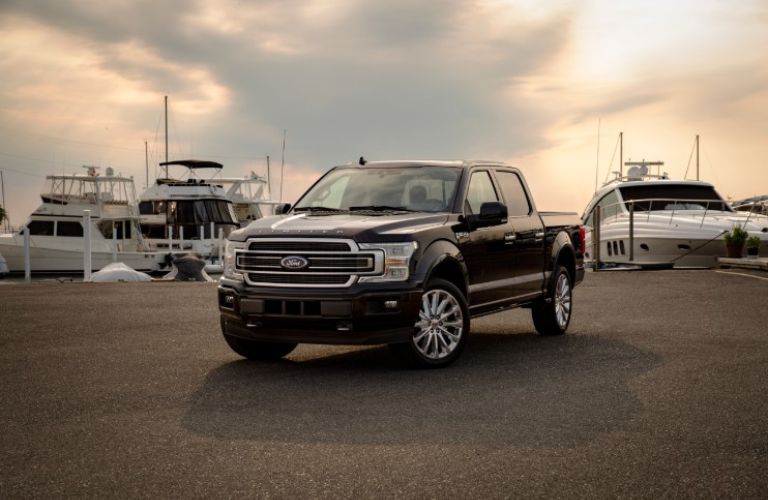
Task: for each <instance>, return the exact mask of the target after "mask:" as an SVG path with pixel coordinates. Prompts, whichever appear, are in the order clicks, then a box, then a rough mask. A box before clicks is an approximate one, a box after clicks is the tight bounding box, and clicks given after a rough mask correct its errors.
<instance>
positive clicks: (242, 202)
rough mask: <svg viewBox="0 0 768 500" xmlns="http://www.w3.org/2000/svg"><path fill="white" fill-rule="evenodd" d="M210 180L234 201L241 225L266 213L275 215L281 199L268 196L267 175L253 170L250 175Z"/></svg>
mask: <svg viewBox="0 0 768 500" xmlns="http://www.w3.org/2000/svg"><path fill="white" fill-rule="evenodd" d="M209 182H211V183H213V184H216V185H218V186H221V187H222V188H223V189H224V191H225V195H226V197H227V198H229V200H230V201H231V202H232V205H233V207H234V209H235V215H236V216H237V220H238V222H239V223H240V227H245V226H247V225H248V224H250V223H251V222H252V221H254V220H256V219H261V218H262V217H264V216H265V215H273V209H274V207H275V206H276V205H279V204H280V202H279V201H271V200H269V199H267V198H266V193H267V191H268V182H267V179H266V177H263V176H261V175H257V174H255V173H254V172H251V175H249V176H248V177H215V178H212V179H210V180H209Z"/></svg>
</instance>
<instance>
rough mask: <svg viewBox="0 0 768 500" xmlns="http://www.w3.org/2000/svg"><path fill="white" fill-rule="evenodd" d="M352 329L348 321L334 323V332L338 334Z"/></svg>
mask: <svg viewBox="0 0 768 500" xmlns="http://www.w3.org/2000/svg"><path fill="white" fill-rule="evenodd" d="M351 329H352V323H351V322H349V321H339V322H338V323H336V330H338V331H340V332H348V331H350V330H351Z"/></svg>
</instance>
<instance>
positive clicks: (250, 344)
mask: <svg viewBox="0 0 768 500" xmlns="http://www.w3.org/2000/svg"><path fill="white" fill-rule="evenodd" d="M224 340H226V341H227V345H229V347H230V348H231V349H232V350H233V351H235V352H236V353H237V354H239V355H240V356H242V357H244V358H248V359H251V360H255V361H268V360H274V359H280V358H282V357H283V356H287V355H288V354H290V352H291V351H293V350H294V349H295V348H296V344H295V343H292V342H259V341H256V340H247V339H243V338H240V337H233V336H232V335H227V334H224Z"/></svg>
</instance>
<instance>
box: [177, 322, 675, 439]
mask: <svg viewBox="0 0 768 500" xmlns="http://www.w3.org/2000/svg"><path fill="white" fill-rule="evenodd" d="M328 349H329V350H330V353H333V352H334V351H333V349H332V348H328ZM321 352H322V351H321ZM659 364H660V358H659V357H658V356H656V355H655V354H652V353H649V352H645V351H642V350H640V349H637V348H635V347H633V346H631V345H628V344H626V343H624V342H620V341H616V340H610V339H605V338H600V337H596V336H583V335H566V336H564V337H558V338H543V337H538V336H536V335H532V334H513V335H509V334H495V333H479V334H473V337H472V338H471V344H470V345H468V349H467V350H466V351H465V352H464V354H463V357H462V358H461V359H460V360H459V361H458V362H456V363H455V364H454V365H452V366H451V367H450V368H448V369H444V370H428V371H424V370H406V369H402V368H401V367H400V366H399V365H398V364H397V362H396V360H394V359H393V357H392V356H390V354H389V351H388V349H387V348H385V347H374V348H365V349H359V350H354V351H351V352H344V353H340V354H331V355H327V356H324V357H318V358H310V359H305V360H301V359H299V360H298V361H297V360H283V361H278V362H271V363H252V362H248V361H244V360H243V361H233V362H230V363H226V364H223V365H221V366H219V367H217V368H215V369H214V370H212V371H211V372H210V373H209V374H208V376H207V377H206V380H205V381H204V382H203V384H202V385H201V386H200V387H199V388H198V389H197V390H196V391H195V392H194V393H193V395H192V398H191V401H190V405H189V408H188V410H187V412H186V414H185V416H184V419H183V425H184V426H185V427H186V428H187V429H189V430H190V431H192V432H195V433H199V434H202V435H206V436H211V437H220V438H227V439H246V440H258V441H278V442H295V443H317V442H320V443H322V442H326V443H347V444H382V445H392V444H408V443H434V444H465V445H479V444H482V445H485V446H489V447H495V446H499V447H503V446H508V445H516V446H526V447H571V446H576V445H577V444H578V443H582V442H584V441H589V440H591V439H593V438H594V437H595V436H596V435H597V434H600V433H605V432H611V431H617V430H621V429H623V428H625V427H626V426H627V425H628V422H629V420H631V418H632V417H633V415H636V414H637V413H638V412H640V411H641V410H642V404H641V402H640V401H639V400H638V399H637V398H636V397H635V396H634V395H633V394H632V392H631V390H630V387H629V384H630V382H631V381H632V379H634V378H636V377H638V376H639V375H641V374H643V373H645V372H647V371H649V370H651V369H652V368H653V367H655V366H657V365H659Z"/></svg>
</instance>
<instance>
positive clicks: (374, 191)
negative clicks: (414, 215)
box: [294, 166, 461, 212]
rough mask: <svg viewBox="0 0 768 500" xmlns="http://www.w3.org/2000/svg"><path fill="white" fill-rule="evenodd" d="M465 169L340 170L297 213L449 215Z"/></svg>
mask: <svg viewBox="0 0 768 500" xmlns="http://www.w3.org/2000/svg"><path fill="white" fill-rule="evenodd" d="M460 173H461V169H458V168H451V167H430V166H426V167H424V166H419V167H401V168H391V167H390V168H375V167H371V168H366V167H356V168H337V169H335V170H332V171H330V172H329V173H328V174H326V175H325V177H323V178H322V179H320V181H319V182H318V183H317V184H316V185H315V186H313V187H312V189H310V190H309V191H308V192H307V193H306V194H305V195H304V196H303V197H302V198H301V200H299V202H298V203H297V204H296V207H295V208H294V210H295V211H297V212H299V211H307V210H314V211H330V212H335V211H414V212H445V211H449V210H451V208H452V207H453V199H454V196H455V193H456V186H457V184H458V180H459V175H460Z"/></svg>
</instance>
